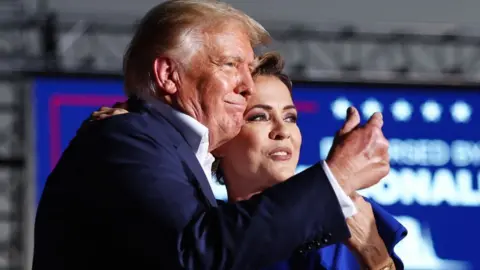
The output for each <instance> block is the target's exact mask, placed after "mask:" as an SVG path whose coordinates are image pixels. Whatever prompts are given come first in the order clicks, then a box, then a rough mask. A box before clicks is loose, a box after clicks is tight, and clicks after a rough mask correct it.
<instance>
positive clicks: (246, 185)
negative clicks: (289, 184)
mask: <svg viewBox="0 0 480 270" xmlns="http://www.w3.org/2000/svg"><path fill="white" fill-rule="evenodd" d="M225 185H226V187H227V194H228V201H229V202H238V201H244V200H248V199H250V198H251V197H252V196H254V195H256V194H258V193H260V192H262V191H264V190H265V189H267V188H268V187H265V186H261V185H259V183H258V179H247V178H245V177H241V176H239V175H232V174H225Z"/></svg>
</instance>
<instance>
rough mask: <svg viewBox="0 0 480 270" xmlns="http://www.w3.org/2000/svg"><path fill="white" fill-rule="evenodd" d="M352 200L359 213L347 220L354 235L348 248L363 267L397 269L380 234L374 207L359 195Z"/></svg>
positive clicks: (380, 269) (386, 269) (374, 269)
mask: <svg viewBox="0 0 480 270" xmlns="http://www.w3.org/2000/svg"><path fill="white" fill-rule="evenodd" d="M352 200H353V202H354V203H355V206H356V207H357V210H358V213H357V214H356V215H355V216H353V217H351V218H347V225H348V228H349V229H350V233H351V235H352V236H351V237H350V239H348V241H347V243H346V244H347V246H348V247H349V249H350V250H351V251H352V252H354V253H355V255H356V256H357V258H358V260H359V261H360V262H361V265H362V266H364V267H366V268H367V269H372V270H377V269H378V270H383V269H385V270H393V269H395V265H394V263H393V260H392V259H391V258H390V255H389V254H388V251H387V248H386V247H385V243H384V242H383V240H382V238H381V237H380V235H379V234H378V229H377V225H376V223H375V216H374V215H373V210H372V206H371V205H370V203H368V202H366V201H365V200H364V199H363V197H362V196H360V195H359V194H357V193H355V194H354V196H352Z"/></svg>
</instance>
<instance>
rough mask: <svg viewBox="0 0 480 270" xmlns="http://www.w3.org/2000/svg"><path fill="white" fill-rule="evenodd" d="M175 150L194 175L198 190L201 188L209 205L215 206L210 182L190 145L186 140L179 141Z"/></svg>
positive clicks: (215, 202)
mask: <svg viewBox="0 0 480 270" xmlns="http://www.w3.org/2000/svg"><path fill="white" fill-rule="evenodd" d="M177 151H178V153H179V154H180V156H181V157H182V159H183V160H184V161H185V163H187V166H188V168H189V169H190V171H191V172H192V173H193V175H194V176H195V179H196V182H197V183H198V185H199V188H200V190H202V192H203V194H204V195H205V198H206V199H207V201H208V202H209V203H210V205H211V206H217V201H216V199H215V196H214V195H213V191H212V188H211V187H210V183H209V182H208V179H207V177H206V176H205V172H204V171H203V169H202V166H200V163H199V162H198V159H197V157H196V156H195V154H194V153H193V151H192V149H191V148H190V146H189V145H188V144H187V143H186V142H184V143H180V144H179V146H178V147H177Z"/></svg>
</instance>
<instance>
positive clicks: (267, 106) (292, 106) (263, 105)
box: [249, 104, 297, 111]
mask: <svg viewBox="0 0 480 270" xmlns="http://www.w3.org/2000/svg"><path fill="white" fill-rule="evenodd" d="M255 108H260V109H264V110H267V111H271V110H273V107H272V106H270V105H266V104H257V105H254V106H252V107H251V108H250V109H249V111H250V110H252V109H255ZM290 109H294V110H296V109H297V107H295V105H287V106H285V107H283V110H290Z"/></svg>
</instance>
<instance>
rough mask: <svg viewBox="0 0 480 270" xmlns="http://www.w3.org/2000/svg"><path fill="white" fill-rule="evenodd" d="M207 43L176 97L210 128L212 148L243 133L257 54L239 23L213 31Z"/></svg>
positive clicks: (182, 82)
mask: <svg viewBox="0 0 480 270" xmlns="http://www.w3.org/2000/svg"><path fill="white" fill-rule="evenodd" d="M204 42H205V43H204V46H203V48H202V49H200V50H199V52H198V53H196V54H195V55H194V56H193V57H192V59H191V62H190V63H191V64H190V67H189V68H187V70H186V71H185V72H183V74H182V75H181V80H180V82H181V85H180V91H179V92H178V96H177V100H178V102H179V103H181V104H180V105H181V106H182V107H183V108H185V109H186V110H187V113H188V114H190V115H192V116H193V117H194V118H196V119H197V120H198V121H199V122H201V123H202V124H204V125H205V126H207V127H208V128H209V131H210V133H209V136H210V138H209V139H210V150H213V149H215V148H217V147H218V146H220V145H221V144H223V143H225V142H226V141H228V140H230V139H232V138H233V137H235V136H236V135H237V134H238V133H239V132H240V128H241V127H242V124H243V113H244V112H245V109H246V106H247V99H248V98H249V96H250V95H251V93H252V90H253V87H254V83H253V80H252V77H251V68H252V64H253V60H254V54H253V49H252V47H251V44H250V39H249V37H248V36H247V35H246V33H245V31H243V29H242V28H241V27H239V26H224V27H222V28H220V29H217V30H216V31H211V32H210V33H207V34H206V35H205V39H204Z"/></svg>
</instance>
